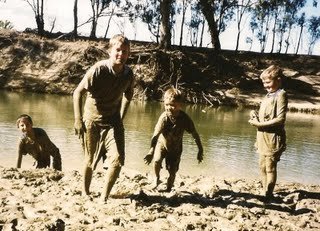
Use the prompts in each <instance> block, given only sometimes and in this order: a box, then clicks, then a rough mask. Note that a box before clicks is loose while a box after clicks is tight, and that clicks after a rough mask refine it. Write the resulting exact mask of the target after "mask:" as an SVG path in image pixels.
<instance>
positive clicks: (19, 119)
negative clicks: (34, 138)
mask: <svg viewBox="0 0 320 231" xmlns="http://www.w3.org/2000/svg"><path fill="white" fill-rule="evenodd" d="M23 119H25V120H27V121H28V122H29V123H30V124H31V125H33V122H32V119H31V116H29V115H27V114H22V115H20V116H19V117H18V118H17V122H16V125H17V128H19V123H20V121H21V120H23Z"/></svg>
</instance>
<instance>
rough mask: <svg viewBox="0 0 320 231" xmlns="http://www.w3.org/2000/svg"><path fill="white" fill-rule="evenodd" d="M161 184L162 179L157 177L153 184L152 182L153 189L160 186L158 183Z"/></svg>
mask: <svg viewBox="0 0 320 231" xmlns="http://www.w3.org/2000/svg"><path fill="white" fill-rule="evenodd" d="M159 184H161V180H159V179H156V180H155V181H154V182H153V184H152V189H153V190H154V189H156V188H157V187H158V185H159Z"/></svg>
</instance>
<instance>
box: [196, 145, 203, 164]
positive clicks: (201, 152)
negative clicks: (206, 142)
mask: <svg viewBox="0 0 320 231" xmlns="http://www.w3.org/2000/svg"><path fill="white" fill-rule="evenodd" d="M197 160H198V163H199V164H200V163H201V162H202V160H203V150H202V149H201V150H199V152H198V155H197Z"/></svg>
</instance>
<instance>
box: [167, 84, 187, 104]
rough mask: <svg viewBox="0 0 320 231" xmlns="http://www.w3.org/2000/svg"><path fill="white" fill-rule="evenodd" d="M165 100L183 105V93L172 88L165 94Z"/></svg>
mask: <svg viewBox="0 0 320 231" xmlns="http://www.w3.org/2000/svg"><path fill="white" fill-rule="evenodd" d="M163 100H164V101H166V100H167V101H172V102H178V103H182V94H181V91H179V90H178V89H176V88H173V87H171V88H169V89H168V90H166V92H165V93H164V95H163Z"/></svg>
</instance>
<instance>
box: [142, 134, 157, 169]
mask: <svg viewBox="0 0 320 231" xmlns="http://www.w3.org/2000/svg"><path fill="white" fill-rule="evenodd" d="M159 135H160V134H158V135H154V136H153V137H152V139H151V147H150V150H149V152H148V154H147V155H146V156H145V157H144V158H143V160H144V162H145V163H146V164H150V163H151V161H152V159H153V155H154V149H155V147H156V144H157V142H158V137H159Z"/></svg>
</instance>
